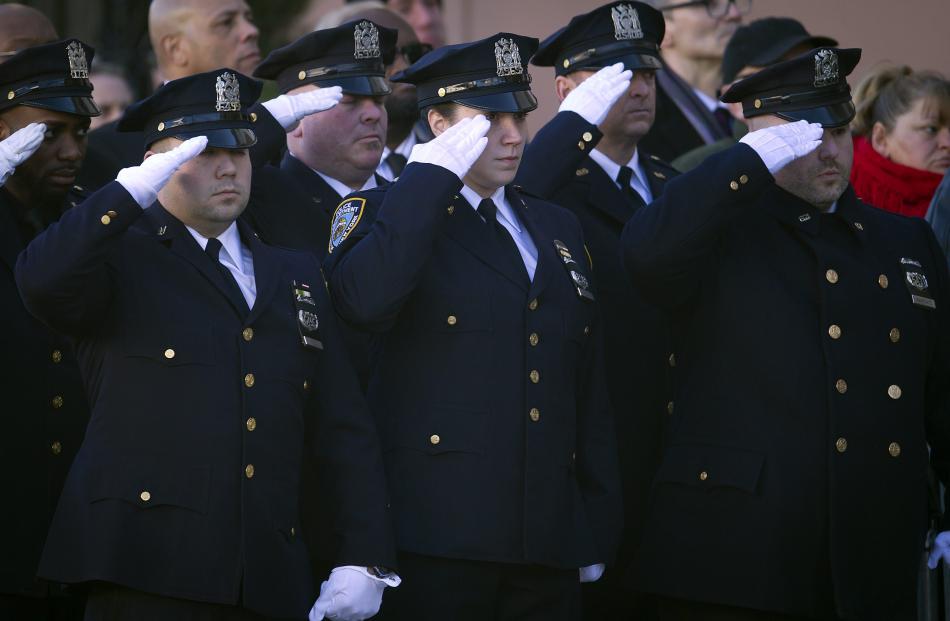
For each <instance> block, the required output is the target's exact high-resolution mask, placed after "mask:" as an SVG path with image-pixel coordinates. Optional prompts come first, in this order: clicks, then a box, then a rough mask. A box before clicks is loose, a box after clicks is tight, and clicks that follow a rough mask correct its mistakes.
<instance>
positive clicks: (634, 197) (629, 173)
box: [617, 166, 646, 211]
mask: <svg viewBox="0 0 950 621" xmlns="http://www.w3.org/2000/svg"><path fill="white" fill-rule="evenodd" d="M632 178H633V169H632V168H630V167H629V166H621V167H620V172H619V173H617V183H619V184H620V191H621V192H623V195H624V196H626V197H627V198H629V199H630V203H631V204H632V205H633V209H634V211H636V210H637V209H639V208H640V207H643V206H644V205H646V203H645V202H643V197H642V196H640V193H639V192H637V191H636V190H634V189H633V186H632V185H630V180H631V179H632Z"/></svg>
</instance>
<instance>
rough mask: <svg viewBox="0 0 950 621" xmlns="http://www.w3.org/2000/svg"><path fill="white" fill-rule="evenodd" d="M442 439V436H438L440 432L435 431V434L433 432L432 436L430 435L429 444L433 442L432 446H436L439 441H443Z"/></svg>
mask: <svg viewBox="0 0 950 621" xmlns="http://www.w3.org/2000/svg"><path fill="white" fill-rule="evenodd" d="M441 441H442V438H440V437H439V436H438V434H435V433H434V434H432V435H431V436H429V444H431V445H432V446H435V445H436V444H438V443H439V442H441Z"/></svg>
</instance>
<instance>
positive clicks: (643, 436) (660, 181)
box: [517, 1, 677, 619]
mask: <svg viewBox="0 0 950 621" xmlns="http://www.w3.org/2000/svg"><path fill="white" fill-rule="evenodd" d="M664 30H665V22H664V20H663V16H662V15H661V14H660V12H659V11H657V10H656V9H654V8H652V7H651V6H649V5H647V4H644V3H642V2H630V1H627V2H612V3H610V4H606V5H604V6H601V7H600V8H597V9H595V10H593V11H590V12H588V13H584V14H582V15H578V16H576V17H574V18H573V19H571V21H570V23H569V24H568V25H567V26H566V27H564V28H561V29H560V30H558V31H557V32H556V33H555V34H553V35H551V36H550V37H548V38H547V39H546V40H545V41H543V42H542V43H541V46H540V48H539V49H538V53H537V54H535V55H534V57H533V58H532V59H531V62H532V64H534V65H539V66H542V67H547V66H553V67H554V72H555V76H556V77H555V82H554V86H555V88H556V90H557V94H558V97H559V98H560V99H561V106H560V109H559V112H558V114H557V115H556V116H555V117H554V118H553V119H552V120H551V121H550V122H549V123H547V125H545V126H544V127H543V128H542V129H541V130H540V131H539V132H538V134H537V135H536V136H535V137H534V139H533V140H532V141H531V144H530V145H528V147H527V149H526V150H525V161H524V164H523V165H522V166H521V168H520V170H519V171H518V179H517V180H518V182H519V183H521V184H522V185H524V187H525V188H527V189H529V190H531V191H534V192H538V193H540V195H541V196H543V197H545V198H547V199H548V200H551V201H553V202H555V203H557V204H558V205H561V206H562V207H566V208H568V209H570V210H571V211H572V212H574V214H575V215H576V216H577V218H578V220H580V222H581V226H582V227H583V228H584V238H585V239H586V241H587V248H588V250H589V252H590V256H591V261H592V263H593V270H592V271H593V273H594V280H595V282H596V284H597V290H598V292H599V293H600V308H601V313H602V315H603V318H604V332H605V334H607V335H608V337H607V338H606V339H605V341H606V342H605V344H604V352H605V355H604V363H605V367H606V379H607V390H608V393H609V395H610V402H611V406H612V407H613V412H614V422H615V428H616V431H617V440H618V445H619V449H620V451H619V452H620V474H621V480H622V481H623V491H624V536H623V539H622V541H621V547H620V550H619V553H618V558H617V566H618V567H620V568H623V567H626V565H628V564H629V562H630V561H631V560H632V556H633V553H634V550H635V549H636V546H637V544H638V543H639V539H640V534H641V533H640V531H641V525H642V521H643V516H644V514H645V511H644V509H645V505H646V501H647V498H648V495H649V490H650V485H651V483H652V481H653V474H654V473H655V472H656V466H657V464H658V462H659V456H660V453H661V448H662V441H663V438H662V430H663V424H664V421H665V419H667V417H668V416H669V414H668V412H669V407H670V403H671V393H670V390H671V387H670V380H671V377H670V376H671V373H672V367H673V365H675V363H676V358H675V356H674V355H673V344H672V336H671V333H670V329H671V328H670V322H669V318H668V316H667V314H666V313H665V312H663V311H661V310H660V309H658V308H657V307H656V306H654V305H652V304H649V303H648V302H646V301H645V300H644V299H643V296H642V295H640V294H639V293H638V292H637V291H636V289H635V288H634V287H633V286H632V284H631V283H630V279H629V278H628V276H627V275H626V272H625V271H624V269H623V264H622V262H621V246H620V233H621V231H622V230H623V226H624V224H626V223H627V221H628V220H629V219H630V217H631V216H633V214H634V213H635V212H636V211H637V210H638V209H640V208H641V207H643V206H644V205H646V204H648V203H650V202H651V201H652V200H653V199H654V198H655V197H658V196H660V194H662V192H663V187H664V185H665V184H666V182H667V181H668V180H669V179H671V178H673V177H674V176H676V174H677V172H676V171H675V170H674V169H673V168H672V167H670V166H669V165H667V164H666V163H664V162H662V161H660V159H659V158H657V157H656V156H653V155H650V154H648V153H644V152H643V151H642V150H640V149H639V148H638V143H639V141H640V139H641V138H642V137H643V136H644V135H646V133H647V132H648V131H649V130H650V126H651V125H652V123H653V117H654V112H655V105H656V82H655V74H656V71H657V69H658V68H659V67H660V66H661V63H660V58H659V46H660V43H661V42H662V41H663V33H664ZM622 577H623V576H622V571H616V570H608V572H607V575H606V576H605V579H604V580H600V581H597V582H595V583H592V584H590V585H585V587H584V589H583V591H584V609H585V614H586V616H587V617H588V618H590V619H604V618H610V619H619V618H624V615H625V614H626V615H627V616H629V615H631V614H637V615H642V614H643V610H644V608H645V607H647V606H648V603H647V602H645V601H644V598H642V597H640V596H638V595H637V594H636V593H634V592H633V590H632V589H631V588H630V586H629V585H627V584H624V583H623V581H622ZM637 618H640V617H639V616H638V617H637Z"/></svg>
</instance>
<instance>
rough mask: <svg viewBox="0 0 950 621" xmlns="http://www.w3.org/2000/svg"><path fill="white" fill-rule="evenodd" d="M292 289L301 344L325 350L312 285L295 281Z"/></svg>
mask: <svg viewBox="0 0 950 621" xmlns="http://www.w3.org/2000/svg"><path fill="white" fill-rule="evenodd" d="M291 289H292V290H293V295H294V308H295V310H296V311H297V313H296V314H297V332H298V333H299V334H300V341H301V343H303V345H304V347H310V348H313V349H323V341H322V340H321V339H320V318H319V317H318V316H317V303H316V302H314V300H313V296H312V295H311V294H310V285H308V284H306V283H297V281H293V283H292V287H291Z"/></svg>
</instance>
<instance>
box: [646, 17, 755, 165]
mask: <svg viewBox="0 0 950 621" xmlns="http://www.w3.org/2000/svg"><path fill="white" fill-rule="evenodd" d="M649 4H652V5H653V6H654V7H655V8H657V9H659V10H660V11H662V12H663V17H664V18H665V19H666V37H665V38H664V39H663V47H662V49H661V52H662V56H663V70H662V71H658V72H657V76H656V87H657V88H656V90H657V93H656V119H655V121H654V123H653V128H652V129H651V130H650V132H649V133H648V134H647V135H646V136H645V137H644V138H643V140H641V141H640V146H641V147H642V148H643V149H644V150H645V151H648V152H650V153H653V154H655V155H658V156H659V157H661V158H663V159H664V160H666V161H672V160H674V159H676V158H677V157H679V156H680V155H682V154H683V153H685V152H687V151H689V150H691V149H695V148H696V147H700V146H702V145H704V144H710V143H713V142H716V141H717V140H720V139H722V138H726V137H728V136H730V135H732V132H731V117H730V116H729V111H728V110H727V109H726V108H725V107H724V106H723V105H722V104H721V103H719V102H718V101H717V99H716V89H717V88H719V86H720V85H721V83H722V77H721V71H722V70H721V67H722V56H723V51H724V50H725V47H726V43H728V42H729V39H730V37H731V36H732V34H733V33H734V32H735V31H736V29H737V28H738V27H739V26H740V25H741V23H742V18H743V16H744V15H746V14H747V13H748V12H749V10H750V9H751V8H752V0H682V1H681V0H650V2H649Z"/></svg>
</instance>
